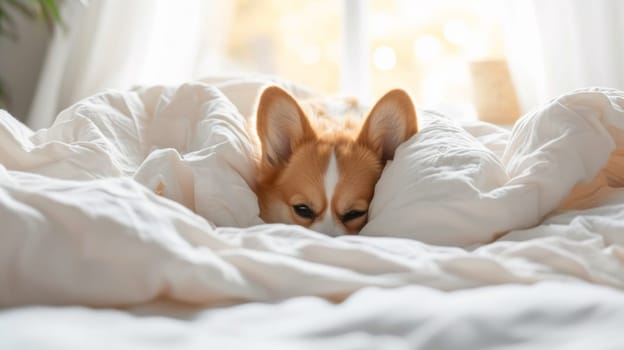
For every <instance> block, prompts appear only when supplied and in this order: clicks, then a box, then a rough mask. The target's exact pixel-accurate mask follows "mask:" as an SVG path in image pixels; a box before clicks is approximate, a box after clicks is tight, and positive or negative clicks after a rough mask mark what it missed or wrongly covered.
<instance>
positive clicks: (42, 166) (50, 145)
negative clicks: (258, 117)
mask: <svg viewBox="0 0 624 350" xmlns="http://www.w3.org/2000/svg"><path fill="white" fill-rule="evenodd" d="M262 85H263V83H262V82H246V81H228V82H221V83H218V82H209V81H206V82H196V83H189V84H185V85H182V86H179V87H161V86H156V87H149V88H140V89H136V90H134V91H125V92H122V91H109V92H105V93H102V94H99V95H96V96H93V97H91V98H88V99H86V100H84V101H81V102H79V103H77V104H76V105H74V106H72V107H70V108H69V109H67V110H65V111H63V112H62V113H61V114H60V115H59V116H58V118H57V120H56V122H55V123H54V124H53V125H52V126H51V127H50V128H49V129H42V130H38V131H36V132H35V131H32V130H30V129H29V128H27V127H26V126H24V125H22V124H20V123H19V122H18V121H16V120H15V119H13V118H12V117H11V116H9V115H8V114H7V113H5V112H1V113H0V164H2V165H1V167H0V223H2V236H1V238H0V239H1V244H0V305H2V306H17V305H24V304H31V303H44V304H85V305H92V306H129V305H135V304H137V303H145V302H149V301H152V300H154V299H157V298H166V299H172V300H175V301H180V302H188V303H202V304H209V305H210V304H219V303H225V302H228V303H231V302H237V301H272V300H278V299H283V298H289V297H296V296H302V295H317V296H322V297H326V298H330V299H333V300H340V299H342V298H344V297H346V296H348V295H350V294H351V293H353V292H355V291H357V290H359V289H361V288H364V287H370V286H377V287H386V288H391V287H401V286H406V285H413V284H419V285H421V286H425V287H430V288H435V289H439V290H445V291H452V290H461V289H466V288H474V287H481V286H489V285H497V284H504V283H514V284H533V283H537V282H541V281H559V282H561V281H577V282H578V281H585V282H590V283H596V284H601V285H606V286H611V287H615V288H623V287H624V267H623V263H624V258H623V257H624V250H623V242H624V237H622V232H624V192H622V190H621V188H619V186H620V185H621V184H622V183H624V181H623V174H624V171H623V167H622V165H623V164H624V163H623V162H622V157H621V155H622V154H623V153H622V149H623V148H624V93H622V92H619V91H615V90H606V89H586V90H583V91H576V92H572V93H570V94H568V95H565V96H562V97H560V98H557V99H555V100H553V101H552V102H551V103H550V104H548V105H546V106H543V107H540V108H538V109H536V110H535V111H534V112H532V113H529V114H527V115H526V116H524V117H523V118H522V119H521V120H520V121H519V122H518V123H517V124H516V125H515V127H514V128H513V130H512V131H511V133H509V132H507V131H506V130H503V129H499V128H496V127H493V126H489V125H487V124H483V123H476V122H475V123H472V124H469V125H468V124H467V125H461V124H458V123H457V122H454V121H452V120H450V119H448V118H445V117H443V116H439V115H436V114H435V113H432V112H427V111H420V116H421V131H420V132H419V133H418V134H417V135H416V136H414V137H413V138H412V139H410V140H409V141H408V142H406V143H405V144H403V145H402V146H400V148H399V150H398V151H397V154H396V157H395V159H394V160H393V161H392V162H391V163H390V164H388V165H387V167H386V169H385V171H384V173H383V175H382V177H381V179H380V181H379V183H378V185H377V187H376V191H375V198H374V200H373V202H372V205H371V209H370V221H369V223H368V224H367V225H366V226H365V227H364V229H363V231H362V235H360V236H345V237H339V238H331V237H328V236H325V235H323V234H320V233H316V232H313V231H310V230H307V229H305V228H302V227H297V226H289V225H281V224H270V225H263V224H262V222H261V220H260V219H259V217H258V206H257V203H256V197H255V195H254V193H253V191H252V190H251V187H250V184H251V182H252V181H253V173H254V165H253V159H254V157H255V155H254V147H253V143H252V142H251V139H250V137H249V135H248V133H247V125H246V124H247V118H248V117H249V115H250V114H252V113H253V106H254V103H255V97H256V96H257V92H258V90H259V89H260V88H261V87H262ZM284 87H285V88H287V89H290V90H291V91H293V93H294V94H295V95H297V96H301V97H309V96H312V95H313V93H311V92H309V91H307V90H304V89H300V88H296V87H292V86H284Z"/></svg>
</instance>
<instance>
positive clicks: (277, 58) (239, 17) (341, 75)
mask: <svg viewBox="0 0 624 350" xmlns="http://www.w3.org/2000/svg"><path fill="white" fill-rule="evenodd" d="M234 3H235V5H234V6H233V10H232V11H233V14H232V20H231V25H230V32H229V35H228V39H227V45H226V51H227V53H226V56H227V57H228V61H227V66H226V68H227V69H228V70H230V71H237V72H241V71H243V72H263V73H268V74H275V75H278V76H281V77H284V78H287V79H289V80H292V81H294V82H298V83H301V84H304V85H307V86H310V87H313V88H316V89H318V90H321V91H324V92H328V93H338V94H344V95H351V96H356V97H360V98H368V97H378V96H380V95H381V94H382V93H383V92H384V91H387V90H389V89H391V88H395V87H403V88H405V89H407V90H409V91H410V93H411V94H412V95H413V96H414V98H415V102H416V103H417V104H418V105H419V106H430V107H434V108H439V109H442V110H444V111H446V112H451V113H453V114H454V115H456V116H459V117H464V118H474V117H475V116H476V113H477V112H476V110H475V105H474V102H475V98H474V97H475V96H474V92H475V91H474V89H473V87H474V86H475V84H477V83H479V82H478V81H475V79H474V78H476V79H477V80H478V79H481V78H480V75H481V74H482V72H483V71H484V69H485V71H486V72H489V71H496V70H497V69H499V68H500V67H499V66H500V64H501V63H502V64H503V68H505V66H504V64H505V61H504V46H503V37H502V25H501V22H500V18H501V15H500V12H501V10H500V8H499V6H500V5H499V4H500V1H496V0H475V1H470V2H468V1H459V0H442V1H424V0H369V1H364V0H343V1H342V2H337V1H331V0H319V1H306V0H291V1H284V0H257V1H252V0H237V1H235V2H234ZM488 62H489V63H488ZM484 64H485V65H484ZM488 64H489V65H488ZM494 66H496V67H499V68H496V67H495V68H493V69H490V68H489V67H494ZM484 67H485V68H484ZM475 74H476V75H478V76H476V77H475ZM497 74H498V73H497ZM502 74H503V75H505V72H503V73H502ZM490 80H491V79H490ZM498 90H500V89H496V88H494V89H493V91H492V93H494V92H496V91H498ZM481 104H482V103H481ZM477 107H479V106H477Z"/></svg>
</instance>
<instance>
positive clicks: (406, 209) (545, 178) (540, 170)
mask: <svg viewBox="0 0 624 350" xmlns="http://www.w3.org/2000/svg"><path fill="white" fill-rule="evenodd" d="M420 116H421V125H422V127H421V131H420V132H419V133H418V134H417V135H415V136H414V137H413V138H412V139H411V140H409V141H408V142H406V143H405V144H403V145H402V146H401V147H400V148H399V149H398V150H397V153H396V157H395V160H394V161H393V162H392V163H391V164H389V165H388V166H387V167H386V169H385V170H384V173H383V174H382V177H381V179H380V180H379V182H378V184H377V187H376V189H375V197H374V198H373V202H372V204H371V208H370V221H369V223H368V224H367V226H365V227H364V229H363V230H362V232H361V234H364V235H375V236H400V237H406V238H413V239H417V240H420V241H423V242H426V243H431V244H441V245H452V246H464V247H468V246H472V245H475V244H483V243H488V242H492V241H493V240H495V239H496V238H497V236H498V235H500V234H501V233H504V232H507V231H510V230H514V229H521V228H527V227H531V226H534V225H537V224H538V223H539V222H540V221H541V220H542V219H543V218H544V216H545V215H547V214H549V213H551V212H552V211H553V210H555V209H557V208H558V207H559V205H560V204H561V203H564V202H565V204H566V207H567V208H574V207H578V206H579V205H580V204H581V203H582V202H585V204H584V206H585V207H587V206H588V205H587V203H590V204H589V206H591V203H593V199H592V198H593V197H592V196H593V195H596V194H600V193H604V192H605V190H607V191H608V190H609V188H610V187H609V185H617V186H621V185H622V183H624V181H623V177H624V175H622V174H624V162H623V160H624V157H622V150H623V149H624V133H623V130H624V94H623V93H622V92H620V91H616V90H609V89H585V90H581V91H575V92H572V93H570V94H567V95H564V96H561V97H559V98H557V99H555V100H553V101H552V102H551V103H549V104H548V105H546V106H543V107H541V108H538V109H536V110H535V111H533V112H531V113H528V114H527V115H525V116H524V117H523V118H522V119H521V120H519V121H518V123H517V124H516V125H515V127H514V128H513V131H512V133H511V135H510V137H509V140H508V143H507V145H506V147H505V148H504V150H502V155H501V156H500V157H497V153H500V152H501V151H500V147H498V146H499V144H498V140H497V139H496V138H493V140H492V141H494V142H493V144H492V145H493V146H494V147H492V149H490V148H488V147H486V146H487V145H484V144H483V143H482V142H484V140H487V138H484V135H478V136H480V138H481V141H479V140H478V139H477V138H475V137H473V136H472V135H470V134H469V133H468V132H467V131H466V129H464V128H461V127H459V125H458V124H456V123H455V122H453V121H452V120H449V119H447V118H444V117H441V116H439V115H436V114H432V113H429V112H421V114H420ZM469 130H470V129H469ZM472 130H473V131H475V133H477V134H478V133H479V131H478V130H476V129H475V128H472ZM475 136H477V135H475ZM616 146H617V147H616ZM496 151H498V152H496ZM614 151H615V152H614ZM495 152H496V153H495ZM607 177H608V179H609V181H607ZM577 184H580V185H578V186H577ZM618 184H619V185H618ZM575 186H577V187H575ZM570 192H572V194H571V195H569V194H570Z"/></svg>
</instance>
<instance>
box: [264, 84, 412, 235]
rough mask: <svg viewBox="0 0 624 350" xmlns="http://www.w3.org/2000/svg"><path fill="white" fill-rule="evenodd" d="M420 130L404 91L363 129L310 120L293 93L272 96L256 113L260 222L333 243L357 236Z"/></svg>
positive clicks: (267, 93) (276, 91)
mask: <svg viewBox="0 0 624 350" xmlns="http://www.w3.org/2000/svg"><path fill="white" fill-rule="evenodd" d="M321 114H322V113H321ZM417 130H418V126H417V121H416V110H415V108H414V105H413V103H412V100H411V98H410V97H409V95H408V94H407V93H406V92H405V91H403V90H399V89H397V90H392V91H390V92H388V93H387V94H385V95H384V96H383V97H382V98H381V99H380V100H379V101H378V102H377V103H376V104H375V105H374V107H373V108H372V110H371V111H370V112H369V114H368V116H367V117H366V119H365V120H364V122H363V124H361V127H360V123H354V122H353V120H342V122H341V121H340V120H337V119H330V118H328V117H323V116H322V115H318V114H317V115H312V116H309V115H307V114H306V112H304V105H300V104H299V102H297V101H296V100H295V98H294V97H293V96H291V95H290V94H289V93H288V92H286V91H284V90H282V89H281V88H279V87H277V86H270V87H268V88H266V89H265V90H263V92H262V93H261V95H260V98H259V100H258V105H257V110H256V133H257V136H258V141H259V146H260V148H261V154H260V155H259V159H258V169H257V178H256V183H255V192H256V194H257V196H258V202H259V206H260V217H261V218H262V219H263V220H264V221H265V222H267V223H286V224H298V225H301V226H305V227H308V228H310V229H312V230H315V231H318V232H322V233H325V234H328V235H331V236H336V235H341V234H357V233H358V232H359V231H360V229H361V228H362V227H363V226H364V224H366V221H367V219H368V207H369V204H370V202H371V200H372V198H373V193H374V190H375V185H376V183H377V180H378V179H379V177H380V176H381V171H382V170H383V167H384V165H385V163H386V161H388V160H391V159H392V158H393V156H394V152H395V150H396V148H397V147H398V146H399V145H400V144H401V143H403V142H404V141H406V140H407V139H409V138H410V137H411V136H412V135H414V134H415V133H416V132H417Z"/></svg>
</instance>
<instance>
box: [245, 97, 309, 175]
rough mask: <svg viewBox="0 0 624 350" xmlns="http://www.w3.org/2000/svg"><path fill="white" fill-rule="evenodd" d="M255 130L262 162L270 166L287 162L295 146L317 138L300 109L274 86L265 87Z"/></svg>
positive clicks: (259, 104) (259, 103)
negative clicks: (260, 148)
mask: <svg viewBox="0 0 624 350" xmlns="http://www.w3.org/2000/svg"><path fill="white" fill-rule="evenodd" d="M256 131H257V133H258V137H259V138H260V143H261V144H262V160H263V161H264V162H268V163H269V164H271V165H273V166H275V165H278V164H283V163H285V162H287V161H288V159H289V158H290V156H291V155H292V152H293V150H294V149H295V148H296V147H297V145H299V144H301V143H303V142H305V141H309V140H314V139H315V138H316V134H315V133H314V129H312V126H311V125H310V122H309V121H308V118H307V117H306V115H305V113H304V112H303V109H301V106H299V104H298V103H297V101H296V100H295V98H294V97H292V96H291V95H290V94H289V93H288V92H286V91H284V90H283V89H281V88H279V87H277V86H269V87H267V88H266V89H264V91H263V92H262V95H261V96H260V100H259V102H258V109H257V112H256Z"/></svg>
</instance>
